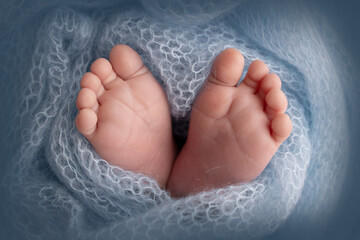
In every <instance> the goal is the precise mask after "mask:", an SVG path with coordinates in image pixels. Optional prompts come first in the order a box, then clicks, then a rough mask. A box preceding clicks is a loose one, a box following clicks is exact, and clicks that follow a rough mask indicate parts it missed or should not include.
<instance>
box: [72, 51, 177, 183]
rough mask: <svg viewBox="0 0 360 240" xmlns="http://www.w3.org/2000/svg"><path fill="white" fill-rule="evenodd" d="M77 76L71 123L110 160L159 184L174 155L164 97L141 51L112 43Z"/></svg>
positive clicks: (167, 175) (165, 174) (166, 177)
mask: <svg viewBox="0 0 360 240" xmlns="http://www.w3.org/2000/svg"><path fill="white" fill-rule="evenodd" d="M109 59H110V62H109V61H107V60H106V59H104V58H100V59H97V60H96V61H95V62H94V63H93V64H92V65H91V68H90V69H91V73H85V74H84V76H83V78H82V80H81V87H82V89H81V91H80V92H79V95H78V98H77V107H78V109H79V110H80V112H79V114H78V116H77V118H76V126H77V128H78V130H79V131H80V133H82V134H83V135H84V136H85V137H86V138H87V139H88V140H89V141H90V143H91V145H92V146H93V147H94V148H95V150H96V152H97V153H98V154H99V155H100V156H101V157H102V158H103V159H105V160H106V161H108V162H109V163H110V164H112V165H115V166H119V167H121V168H123V169H126V170H130V171H134V172H141V173H143V174H146V175H148V176H150V177H152V178H155V179H156V180H157V181H158V182H159V184H160V185H162V186H164V185H165V184H166V181H167V179H168V177H169V173H170V170H171V167H172V164H173V160H174V158H175V154H176V153H175V144H174V140H173V137H172V130H171V118H170V111H169V107H168V104H167V100H166V96H165V93H164V91H163V89H162V88H161V86H160V85H159V83H158V82H157V81H156V79H155V78H154V77H153V75H152V74H151V73H150V72H149V70H148V69H147V68H146V67H145V66H144V64H143V62H142V60H141V58H140V56H139V55H138V54H137V53H136V52H135V51H134V50H133V49H132V48H130V47H129V46H126V45H117V46H115V47H114V48H113V49H112V50H111V52H110V57H109Z"/></svg>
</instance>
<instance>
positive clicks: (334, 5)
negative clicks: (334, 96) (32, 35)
mask: <svg viewBox="0 0 360 240" xmlns="http://www.w3.org/2000/svg"><path fill="white" fill-rule="evenodd" d="M27 2H30V1H27ZM305 2H307V3H308V4H309V5H311V6H313V7H319V8H318V9H320V10H318V11H319V15H321V14H324V16H325V17H326V18H327V19H328V21H329V22H330V24H331V25H332V27H333V29H334V30H335V32H336V33H337V35H338V37H339V39H340V40H341V42H342V43H343V44H344V45H345V46H346V49H347V51H348V52H349V54H350V59H346V60H350V62H353V63H354V66H356V69H357V70H359V68H360V47H359V44H360V2H359V1H356V0H352V1H340V0H330V1H324V0H318V1H305ZM6 6H8V2H7V1H6V0H0V15H3V14H6V13H7V12H8V10H9V9H7V7H6ZM11 24H12V23H11V22H6V23H2V25H1V26H2V27H3V26H4V25H9V26H10V25H11ZM0 31H3V29H0ZM0 41H9V39H7V38H6V36H3V35H2V38H1V39H0ZM0 56H4V53H0ZM0 59H1V57H0ZM344 60H345V59H344ZM0 64H2V63H1V62H0ZM2 71H6V68H2ZM3 76H5V74H4V73H3V72H1V73H0V106H1V108H0V109H1V111H2V112H1V113H0V116H1V117H0V136H1V140H0V176H3V175H4V173H3V169H5V167H4V166H6V165H8V162H7V161H8V160H9V152H7V150H6V149H5V148H4V147H2V146H3V144H5V143H6V142H8V140H9V139H11V138H12V136H8V135H7V134H6V133H7V129H8V128H9V125H10V124H11V120H10V119H9V118H8V117H7V116H9V111H16V109H13V108H9V107H8V105H4V103H6V104H7V101H6V99H7V96H10V95H12V94H14V92H9V91H7V89H13V88H12V87H9V86H11V84H14V83H13V82H12V81H11V79H6V78H4V77H3ZM343 81H344V85H345V89H346V90H352V92H351V94H350V91H349V92H346V98H347V99H346V100H347V104H348V108H349V129H350V133H351V140H350V142H351V150H350V164H349V168H348V170H347V177H346V180H345V184H344V186H343V188H342V194H341V198H340V201H339V203H338V206H337V207H336V208H335V209H334V210H333V217H332V218H331V220H330V224H329V225H328V227H327V228H326V230H325V231H317V228H316V226H314V227H313V228H311V229H306V230H304V231H309V232H311V234H310V235H312V236H313V239H360V206H359V205H360V180H359V179H360V157H359V156H360V147H359V145H360V137H359V136H360V122H359V119H360V110H359V109H360V107H357V106H358V105H359V104H360V102H358V101H357V99H358V97H359V96H360V76H359V80H358V81H354V82H350V81H349V80H348V79H343ZM353 94H356V95H357V96H356V97H354V96H353ZM354 106H355V107H354ZM12 147H16V146H12ZM1 181H2V179H1ZM3 194H4V193H3V192H0V198H3ZM0 202H1V201H0ZM0 209H2V208H0ZM0 214H1V216H0V217H1V219H0V224H1V225H0V239H7V236H6V228H7V226H6V222H7V220H6V218H5V216H4V215H3V214H2V212H0ZM7 217H9V216H7ZM288 234H289V233H288V231H287V229H286V225H285V227H283V228H280V229H279V230H278V231H277V232H276V233H274V234H273V235H272V236H269V237H268V238H269V239H294V238H295V239H296V238H297V237H296V236H289V235H288Z"/></svg>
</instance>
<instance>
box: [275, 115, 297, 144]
mask: <svg viewBox="0 0 360 240" xmlns="http://www.w3.org/2000/svg"><path fill="white" fill-rule="evenodd" d="M291 131H292V123H291V120H290V117H289V116H288V115H287V114H285V113H281V114H278V115H277V116H276V117H275V118H274V119H273V120H272V123H271V134H272V136H273V138H274V139H275V141H276V142H277V143H279V144H281V143H282V142H283V141H285V140H286V139H287V138H288V137H289V136H290V133H291Z"/></svg>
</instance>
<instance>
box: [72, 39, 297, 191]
mask: <svg viewBox="0 0 360 240" xmlns="http://www.w3.org/2000/svg"><path fill="white" fill-rule="evenodd" d="M109 60H110V62H109V61H108V60H106V59H104V58H100V59H97V60H96V61H95V62H94V63H93V64H92V65H91V68H90V69H91V72H90V73H85V74H84V76H83V78H82V80H81V88H82V89H81V91H80V92H79V95H78V99H77V107H78V109H79V114H78V116H77V118H76V126H77V128H78V130H79V131H80V133H82V134H83V135H84V136H85V137H86V138H87V139H88V140H89V141H90V143H91V144H92V146H93V147H94V148H95V150H96V151H97V152H98V154H99V155H100V156H101V157H102V158H103V159H105V160H106V161H108V162H109V163H110V164H112V165H115V166H119V167H121V168H123V169H126V170H130V171H134V172H140V173H143V174H145V175H148V176H150V177H152V178H154V179H156V180H157V181H158V183H159V184H160V186H162V187H166V188H167V190H168V191H169V192H170V193H171V194H172V196H177V197H179V196H186V195H188V194H191V193H195V192H199V191H202V190H204V189H211V188H216V187H221V186H225V185H228V184H233V183H239V182H246V181H250V180H252V179H254V178H256V177H257V176H258V175H259V174H260V173H261V172H262V171H263V170H264V168H265V167H266V165H267V164H268V163H269V161H270V159H271V158H272V156H273V155H274V154H275V152H276V151H277V149H278V148H279V146H280V145H281V143H282V142H283V141H285V139H286V138H287V137H288V136H289V135H290V132H291V130H292V124H291V121H290V118H289V116H288V115H287V114H285V113H284V112H285V110H286V108H287V99H286V97H285V95H284V93H283V92H282V91H281V89H280V88H281V81H280V79H279V77H278V76H277V75H276V74H269V69H268V68H267V66H266V65H265V64H264V63H263V62H261V61H259V60H256V61H254V62H252V63H251V65H250V67H249V70H248V73H247V75H246V76H245V78H244V80H243V81H242V82H241V83H240V84H239V85H238V86H237V84H238V81H239V79H240V77H241V74H242V70H243V66H244V58H243V56H242V54H241V53H240V52H239V51H238V50H236V49H226V50H224V51H223V52H222V53H221V54H219V55H218V56H217V57H216V59H215V61H214V63H213V66H212V70H211V73H210V75H209V77H208V79H207V82H206V83H205V85H204V87H203V89H202V91H201V92H200V93H199V95H198V96H197V99H196V101H195V103H194V105H193V109H192V113H191V120H190V126H189V133H188V138H187V141H186V143H185V145H184V147H183V148H182V150H181V151H180V153H179V154H177V148H176V144H175V141H174V138H173V136H172V127H171V117H170V111H169V106H168V103H167V99H166V96H165V93H164V91H163V89H162V88H161V86H160V85H159V83H158V82H157V81H156V79H155V78H154V77H153V75H152V74H151V73H150V72H149V70H148V69H147V68H146V66H145V65H144V64H143V62H142V60H141V58H140V56H139V55H138V54H137V53H136V52H135V51H134V50H133V49H132V48H130V47H129V46H126V45H116V46H115V47H113V49H112V50H111V52H110V56H109Z"/></svg>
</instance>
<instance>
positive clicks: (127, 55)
mask: <svg viewBox="0 0 360 240" xmlns="http://www.w3.org/2000/svg"><path fill="white" fill-rule="evenodd" d="M109 59H110V62H111V64H112V66H113V68H114V71H115V72H116V74H117V75H118V76H119V77H120V78H121V79H123V80H128V79H132V78H135V77H137V76H140V75H143V74H145V73H149V71H148V70H147V68H146V66H145V65H144V63H143V61H142V60H141V57H140V56H139V54H138V53H137V52H135V50H134V49H132V48H131V47H129V46H127V45H123V44H119V45H116V46H114V47H113V48H112V49H111V52H110V56H109Z"/></svg>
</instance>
